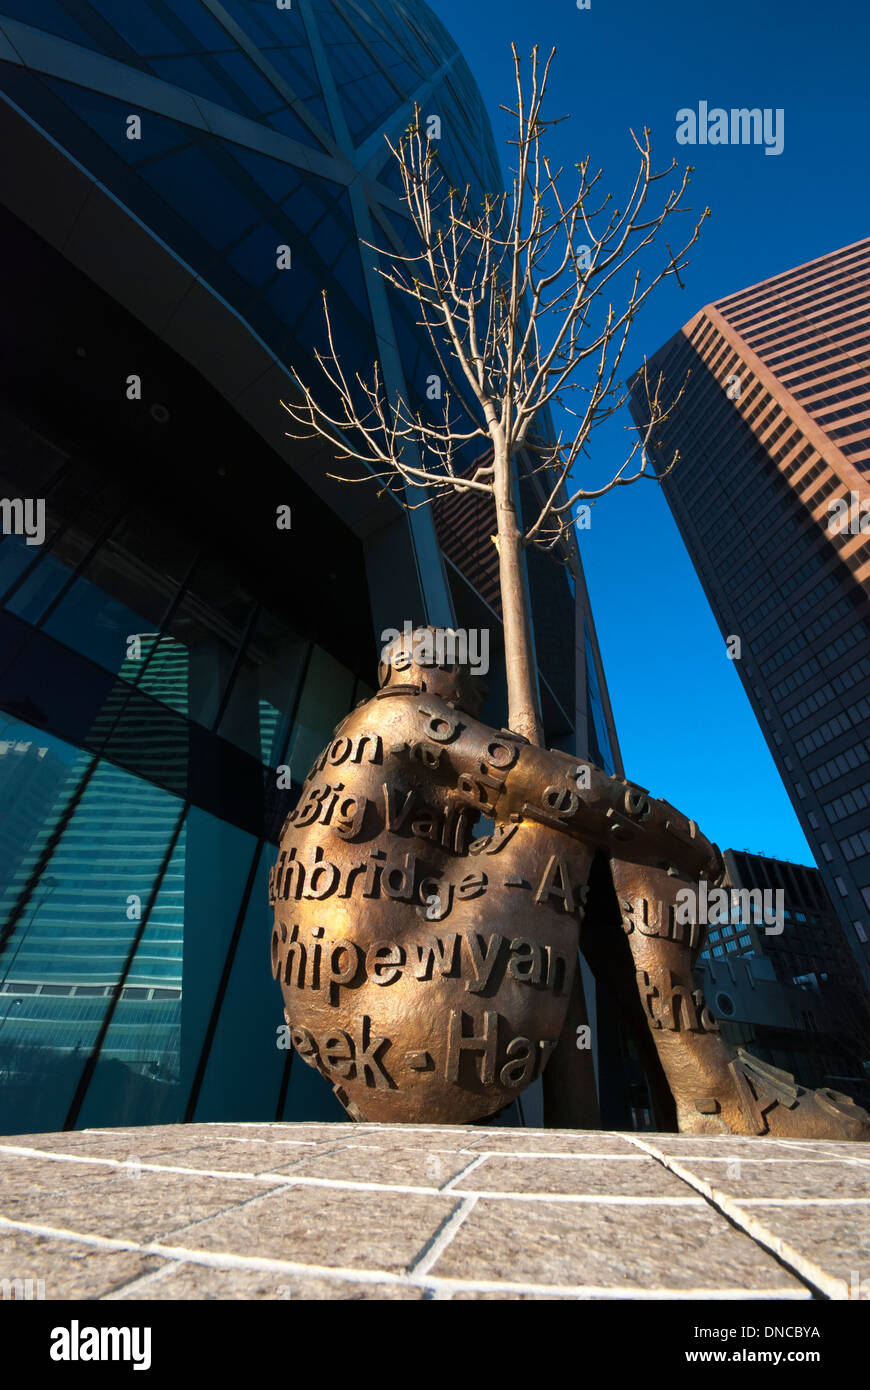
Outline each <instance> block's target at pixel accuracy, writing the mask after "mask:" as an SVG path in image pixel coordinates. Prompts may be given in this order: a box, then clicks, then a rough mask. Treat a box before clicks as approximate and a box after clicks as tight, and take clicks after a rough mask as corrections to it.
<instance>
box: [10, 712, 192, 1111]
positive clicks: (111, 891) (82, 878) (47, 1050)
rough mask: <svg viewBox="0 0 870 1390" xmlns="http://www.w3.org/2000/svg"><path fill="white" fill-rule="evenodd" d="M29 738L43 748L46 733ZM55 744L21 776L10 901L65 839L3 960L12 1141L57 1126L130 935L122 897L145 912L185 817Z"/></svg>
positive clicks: (131, 924)
mask: <svg viewBox="0 0 870 1390" xmlns="http://www.w3.org/2000/svg"><path fill="white" fill-rule="evenodd" d="M36 738H37V739H38V743H39V745H40V746H46V747H47V746H48V742H49V741H48V740H47V739H46V736H45V735H44V734H38V735H37V736H36ZM51 742H53V743H54V744H55V746H54V747H53V748H51V749H50V750H49V751H50V753H51V754H52V755H53V756H52V761H51V763H49V762H48V754H45V755H43V757H42V759H41V761H40V763H39V764H37V762H36V761H35V760H33V759H31V764H30V767H29V768H28V769H27V772H28V779H29V782H30V792H31V794H30V798H29V799H30V802H31V805H32V811H31V824H32V832H33V833H32V840H31V844H30V845H29V846H28V847H27V849H26V850H23V851H22V849H21V846H19V847H18V854H17V859H18V864H17V868H15V869H14V871H13V874H12V886H13V892H11V893H10V894H9V898H10V900H11V899H16V900H18V898H19V895H18V894H17V893H15V892H14V882H15V880H16V879H17V880H18V883H19V884H21V883H22V881H23V880H24V879H25V877H26V876H28V873H29V871H30V870H32V867H33V866H34V865H35V864H36V863H37V862H39V863H42V862H43V856H42V855H41V854H40V851H41V850H45V849H46V848H47V846H48V843H49V841H50V836H51V835H52V834H53V833H54V832H55V830H56V829H57V828H58V827H60V828H61V832H62V833H61V834H60V837H59V839H58V840H57V843H56V844H54V845H53V848H52V849H51V853H50V855H49V856H48V858H47V861H46V862H45V863H44V865H43V868H42V872H41V876H40V878H39V881H38V883H37V884H36V886H35V888H34V889H33V890H32V891H31V892H30V895H29V897H28V898H27V900H26V902H25V904H24V909H23V911H22V912H21V914H20V916H19V917H18V920H17V923H16V926H15V929H14V931H13V933H12V935H11V937H10V939H9V941H8V942H7V945H6V948H5V950H4V951H3V953H2V955H0V979H2V981H3V986H4V987H3V990H2V992H0V1071H2V1072H3V1073H4V1083H5V1084H4V1092H5V1095H4V1111H3V1121H2V1123H3V1124H4V1125H10V1126H11V1129H12V1130H13V1131H14V1130H15V1129H18V1130H19V1131H20V1130H21V1129H22V1128H24V1129H28V1128H29V1129H37V1130H38V1129H57V1128H60V1127H61V1126H62V1124H63V1122H64V1118H65V1116H66V1113H67V1110H68V1108H69V1105H70V1103H71V1101H72V1098H73V1094H74V1092H75V1088H76V1085H77V1084H78V1080H79V1078H80V1075H81V1071H82V1068H83V1065H84V1063H85V1061H86V1059H87V1057H88V1055H89V1052H90V1050H91V1048H92V1047H93V1045H94V1043H95V1041H96V1038H97V1035H98V1032H99V1029H100V1025H101V1022H102V1019H103V1017H104V1015H105V1011H106V1009H107V1008H108V1006H109V1003H110V996H111V991H112V988H113V987H114V986H115V985H116V984H117V983H118V980H119V978H120V976H121V972H122V970H123V967H124V964H125V961H126V958H127V955H128V953H129V950H130V946H131V944H132V942H133V940H134V938H135V935H136V932H137V930H138V922H137V921H136V920H134V919H133V918H131V916H130V915H128V914H129V913H130V911H131V899H130V895H133V894H135V895H136V898H138V899H139V901H140V902H141V904H142V907H143V909H144V907H145V905H146V904H147V902H148V899H149V896H150V894H151V892H152V890H153V886H154V882H155V878H156V874H157V871H158V869H159V865H160V862H161V859H162V856H163V854H164V853H165V850H166V847H167V845H168V843H169V840H170V838H171V836H172V832H173V830H174V828H175V825H176V823H177V820H178V816H179V815H180V814H181V809H182V803H181V802H180V801H178V799H177V798H174V797H171V796H169V794H168V793H166V792H163V791H160V790H158V789H157V788H156V787H151V786H149V785H148V784H147V783H145V782H142V781H141V780H139V779H138V778H135V777H131V776H129V775H128V774H127V773H125V772H122V771H121V770H120V769H119V768H116V767H114V766H112V765H111V764H110V763H98V764H96V766H94V765H93V762H92V759H91V758H90V757H89V755H88V754H86V753H78V754H77V755H76V756H75V757H74V758H73V759H72V760H70V757H69V755H70V752H71V750H67V749H66V748H65V747H64V746H63V745H60V747H59V748H58V746H57V743H56V741H51ZM61 752H62V753H63V755H64V758H65V759H66V761H62V760H61ZM4 762H5V758H4ZM40 767H41V768H42V769H44V771H43V772H42V773H40V771H39V770H38V769H39V768H40ZM88 772H90V776H89V779H88V780H87V782H86V785H85V786H84V790H83V791H82V793H81V796H80V798H79V799H78V801H77V802H76V803H75V804H73V803H72V800H71V798H72V792H73V790H75V789H76V788H78V787H79V786H80V784H81V783H82V781H83V779H84V778H85V776H86V774H87V773H88ZM19 775H20V774H19ZM41 776H42V777H43V778H45V785H42V784H41V782H40V777H41ZM8 871H9V870H8V867H7V872H8ZM10 985H12V986H13V989H12V990H10ZM19 985H21V986H23V987H24V988H23V989H20V988H18V986H19ZM46 986H48V987H49V992H48V993H46V992H45V988H46ZM80 988H83V989H84V990H85V993H84V994H81V995H80V994H79V989H80ZM7 1100H8V1101H9V1103H8V1104H6V1103H5V1102H6V1101H7Z"/></svg>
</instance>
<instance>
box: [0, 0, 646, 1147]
mask: <svg viewBox="0 0 870 1390" xmlns="http://www.w3.org/2000/svg"><path fill="white" fill-rule="evenodd" d="M415 104H419V105H420V107H421V109H422V111H423V113H424V115H425V116H426V117H427V118H428V117H429V116H432V117H436V116H437V118H438V121H439V122H440V126H441V139H440V140H439V141H438V142H437V147H438V158H439V159H440V160H441V163H442V167H443V169H444V171H445V173H446V174H447V176H448V177H449V178H450V181H451V183H454V184H456V185H458V186H462V187H465V186H466V185H470V187H471V188H472V190H473V196H474V197H481V196H482V195H483V193H484V192H485V191H493V190H496V189H498V188H499V187H500V186H501V181H502V176H501V172H500V167H499V161H498V155H497V151H496V148H495V144H494V141H493V138H492V132H491V129H490V125H489V120H488V118H487V115H486V111H485V109H484V106H483V102H482V99H481V97H480V93H479V92H478V90H477V87H476V85H475V83H474V80H473V78H472V75H471V73H470V71H469V69H468V67H467V65H466V63H465V61H464V59H463V57H462V55H461V53H460V52H459V51H458V49H457V47H456V45H455V43H454V42H453V40H452V39H451V38H450V36H449V34H448V33H447V32H446V30H445V29H444V27H443V25H442V24H441V23H440V21H439V20H438V18H437V17H436V16H435V14H433V12H432V11H431V10H430V9H429V8H428V7H427V6H426V5H425V4H423V3H422V0H407V2H406V0H293V4H292V5H290V6H287V7H283V6H278V5H277V4H275V2H274V0H136V3H131V0H0V141H2V149H3V160H2V172H0V242H2V248H3V251H2V255H0V332H2V342H3V345H4V349H5V351H4V369H3V376H2V382H0V504H2V509H0V793H2V791H3V789H4V786H6V787H9V788H10V789H11V788H17V789H18V790H19V792H20V795H19V798H18V802H17V803H13V804H12V805H10V806H6V805H0V874H2V875H3V879H2V881H0V986H2V987H0V1077H2V1082H3V1084H4V1089H5V1094H4V1096H3V1098H2V1104H0V1128H2V1129H5V1130H6V1131H7V1132H9V1131H16V1130H17V1131H18V1132H22V1131H25V1130H42V1129H56V1128H59V1127H61V1126H63V1125H65V1124H66V1125H85V1124H88V1125H117V1124H127V1123H135V1122H137V1121H138V1122H142V1121H149V1120H150V1121H156V1120H164V1121H175V1120H184V1119H191V1120H193V1119H195V1120H220V1119H233V1120H244V1119H249V1120H260V1119H274V1118H276V1117H278V1118H288V1119H290V1118H301V1117H307V1118H333V1119H338V1120H340V1119H343V1118H344V1112H343V1111H342V1110H341V1108H340V1106H339V1105H338V1103H337V1102H336V1101H335V1100H334V1098H333V1097H332V1096H331V1095H330V1093H329V1089H328V1088H327V1087H325V1086H324V1085H323V1084H322V1082H321V1080H320V1079H319V1078H318V1077H317V1076H316V1075H315V1074H314V1073H313V1072H312V1071H311V1070H310V1069H309V1068H308V1067H306V1066H304V1065H297V1064H296V1063H294V1062H293V1061H292V1058H291V1054H290V1053H289V1052H287V1051H285V1050H282V1049H280V1048H279V1047H278V1046H277V1045H276V1042H277V1035H278V1033H279V1030H280V1028H281V1026H282V1025H283V1016H282V1010H281V1001H280V994H279V992H278V990H277V988H276V986H275V984H274V981H273V980H272V979H271V976H270V973H269V968H268V947H267V943H268V938H269V931H270V910H269V905H268V878H269V873H270V870H271V869H272V867H273V865H274V863H275V859H276V856H277V848H276V841H277V835H278V831H279V829H280V826H281V823H282V821H283V819H284V817H285V816H286V815H287V813H288V811H289V810H290V809H292V807H293V805H294V804H295V800H296V798H297V796H298V793H299V788H300V786H301V783H302V780H303V779H304V777H305V775H306V773H307V771H308V769H309V768H310V766H311V763H312V762H313V760H314V758H315V756H316V755H317V753H319V752H320V750H321V749H322V748H323V746H324V745H325V744H326V743H327V742H328V740H329V737H330V734H331V731H332V729H333V728H334V727H335V725H336V724H337V723H338V722H339V721H340V720H341V719H343V718H344V716H345V715H346V714H347V713H348V712H349V711H350V710H351V709H352V708H353V707H354V705H355V704H357V703H358V702H359V701H360V700H362V699H364V698H366V697H369V696H370V695H371V694H372V693H373V686H374V684H375V682H376V679H377V658H378V651H379V636H380V633H381V632H382V631H383V630H384V629H386V628H389V627H396V626H398V627H399V628H401V627H402V626H403V623H404V621H405V620H411V621H413V622H415V623H417V622H424V621H426V622H434V623H440V624H449V625H451V626H453V627H459V628H473V627H488V628H489V629H490V639H491V640H490V651H491V657H492V670H491V672H490V674H489V676H488V677H487V679H488V681H489V683H490V684H491V687H492V696H491V703H490V707H489V710H488V711H487V713H488V715H489V717H490V722H492V723H495V724H496V726H497V727H498V726H500V724H502V723H503V722H504V719H505V713H506V712H505V710H504V708H503V705H504V700H503V692H504V680H503V673H502V672H501V671H500V669H499V660H500V649H501V643H502V638H501V631H502V628H501V619H500V616H499V612H498V606H497V603H494V602H493V597H494V595H493V591H492V587H491V583H490V579H491V575H490V573H489V571H490V568H491V562H492V558H493V555H494V550H493V547H492V543H491V540H490V539H489V537H490V535H491V528H490V530H489V531H485V530H484V529H483V528H482V526H478V529H477V532H476V534H475V535H472V536H471V537H470V538H469V537H466V538H465V542H464V543H463V545H462V546H457V545H455V544H454V541H453V539H452V538H451V537H452V530H451V526H450V525H449V524H448V525H446V529H445V525H444V523H443V521H442V522H441V523H439V522H438V520H437V519H436V517H435V516H434V515H433V513H432V511H431V510H429V509H426V508H422V509H420V510H418V511H414V512H412V513H410V514H408V513H406V512H404V511H402V510H401V509H400V508H399V507H398V505H396V503H395V501H394V499H393V498H391V497H390V496H389V495H380V496H379V494H378V489H377V488H376V487H372V488H367V487H349V486H345V485H342V484H340V483H337V482H335V481H334V480H332V479H330V477H329V476H328V475H329V473H330V472H331V471H333V468H332V466H333V464H334V460H333V459H332V458H331V456H330V452H329V450H327V449H325V448H324V447H322V446H319V445H317V444H316V443H312V442H310V441H307V440H303V441H299V440H293V439H290V438H288V434H287V431H288V429H292V424H291V422H290V419H289V416H288V415H287V413H286V411H284V410H282V408H281V401H282V400H287V399H288V398H290V397H291V396H292V394H293V391H294V383H293V377H292V375H291V368H293V367H295V368H297V369H298V370H299V371H300V373H301V374H302V375H303V376H307V377H308V378H309V379H310V380H311V381H312V382H314V381H317V380H318V373H317V369H316V364H315V362H314V360H313V351H314V349H315V348H318V347H319V348H322V347H324V346H325V343H324V330H323V311H322V292H323V290H324V289H325V290H326V291H327V293H328V297H329V304H330V312H331V316H332V321H333V327H334V331H335V335H336V343H337V347H338V350H339V352H340V355H341V360H342V363H343V366H344V368H345V370H346V371H347V372H348V373H353V372H355V371H357V370H359V371H360V372H362V373H368V372H370V371H371V367H372V363H373V362H374V361H375V359H376V358H377V359H378V360H379V361H380V364H381V369H382V374H383V378H384V380H385V381H386V383H387V385H388V389H389V390H390V392H391V393H393V392H396V393H398V394H401V395H402V396H403V398H404V399H405V400H406V401H411V402H412V403H414V404H415V405H416V404H419V405H420V407H421V409H423V410H426V409H427V408H428V407H427V405H426V383H427V379H428V377H429V376H430V374H431V372H432V371H437V364H436V365H434V366H433V365H432V357H431V353H430V349H429V346H428V339H427V338H426V335H425V333H424V332H423V331H422V330H421V329H420V328H419V326H418V324H417V322H416V318H417V316H416V315H415V313H414V311H413V306H411V305H409V304H408V303H407V302H406V300H405V299H404V297H403V296H400V295H394V294H393V293H392V291H391V290H390V289H389V287H388V286H386V285H385V283H384V281H383V280H382V279H381V277H380V276H379V275H378V274H377V272H376V269H375V257H374V255H373V253H372V252H371V251H370V250H368V249H367V248H366V246H365V243H367V242H368V243H374V244H380V245H382V246H384V247H385V248H386V249H387V251H390V250H394V251H398V252H401V251H402V250H403V248H404V247H405V245H406V243H407V239H408V230H409V228H408V223H407V219H406V218H405V216H404V215H403V208H402V204H401V201H400V198H399V193H400V192H401V189H400V186H399V181H398V178H397V173H396V170H395V169H394V168H393V167H392V164H391V161H392V156H391V155H390V152H389V148H388V145H387V140H386V138H385V137H389V138H390V139H391V140H392V141H395V140H396V139H397V138H398V137H399V136H400V135H401V133H402V131H403V130H404V129H405V128H406V127H407V125H408V123H409V121H410V119H411V117H412V115H413V111H414V107H415ZM433 129H434V124H433ZM466 463H467V464H468V466H471V464H472V463H473V460H472V459H468V460H466ZM523 486H524V489H525V491H526V494H528V487H530V486H532V482H531V481H530V480H526V481H524V485H523ZM16 499H17V500H18V501H19V502H21V500H22V499H31V500H33V499H41V500H42V501H44V503H45V536H44V541H43V543H42V544H38V545H37V544H28V539H27V538H26V537H25V536H23V535H21V534H17V533H15V531H14V528H13V527H12V526H11V525H10V519H12V520H14V517H15V508H14V506H13V505H12V504H13V503H14V502H15V501H16ZM525 500H526V499H524V504H525ZM279 516H280V517H282V518H284V519H285V521H286V520H287V519H289V522H290V524H289V529H288V527H287V526H286V525H284V526H282V527H279V526H278V525H277V519H278V518H279ZM467 520H468V521H472V520H473V519H472V518H471V517H470V516H469V517H468V518H467ZM477 520H480V519H479V518H477ZM475 524H476V522H475ZM4 532H6V534H4ZM469 540H470V543H468V542H469ZM575 558H576V557H575ZM528 581H529V590H530V594H531V602H532V609H533V618H534V626H535V634H534V636H535V646H536V657H537V666H538V676H539V683H540V689H541V702H542V707H543V715H544V723H545V727H546V738H547V742H548V744H549V745H550V746H557V745H558V746H560V747H564V748H571V749H573V750H576V751H577V753H578V754H579V755H581V756H591V757H594V758H596V759H597V761H599V762H601V763H603V764H604V765H605V766H607V767H612V768H615V769H616V770H620V764H619V750H618V747H617V743H616V737H615V733H614V730H613V725H612V720H611V717H610V711H609V706H608V702H607V692H606V688H605V685H604V678H603V673H602V670H601V664H600V659H599V656H598V650H597V646H596V641H595V631H594V626H593V622H592V616H591V612H590V610H589V605H588V600H587V597H586V593H585V589H584V587H583V579H582V571H581V570H580V568H579V564H578V565H577V579H576V593H575V587H574V585H575V581H573V580H572V579H571V578H570V575H569V574H568V571H567V570H566V569H565V568H564V567H563V566H561V565H558V564H556V563H555V562H553V563H551V562H550V561H549V560H548V558H547V557H544V556H541V557H538V556H535V557H534V558H533V559H532V560H530V562H529V568H528ZM288 779H290V780H292V785H288ZM16 804H17V805H18V806H19V807H20V809H19V810H18V811H16ZM12 1093H14V1103H12V1102H11V1101H10V1098H9V1097H10V1094H12ZM526 1118H528V1115H527V1116H526Z"/></svg>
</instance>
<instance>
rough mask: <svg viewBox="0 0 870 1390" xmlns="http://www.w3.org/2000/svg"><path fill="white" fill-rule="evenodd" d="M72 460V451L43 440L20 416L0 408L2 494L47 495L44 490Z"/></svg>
mask: <svg viewBox="0 0 870 1390" xmlns="http://www.w3.org/2000/svg"><path fill="white" fill-rule="evenodd" d="M68 463H69V455H68V454H64V453H63V452H62V451H61V450H60V449H58V448H56V447H55V445H53V444H50V443H49V441H48V440H47V439H43V438H42V436H41V435H40V434H37V432H36V430H32V429H31V428H30V427H29V425H26V424H25V423H24V421H23V420H21V419H20V418H19V417H18V416H17V415H14V414H12V412H11V411H8V410H3V409H2V408H0V480H2V481H0V488H2V496H4V497H13V496H19V497H25V496H26V497H34V496H40V495H43V496H44V495H45V494H44V489H45V488H47V487H48V486H49V484H50V483H51V480H52V478H54V477H55V476H56V475H57V474H58V473H59V472H60V470H61V469H62V468H64V467H65V466H66V465H67V464H68Z"/></svg>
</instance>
